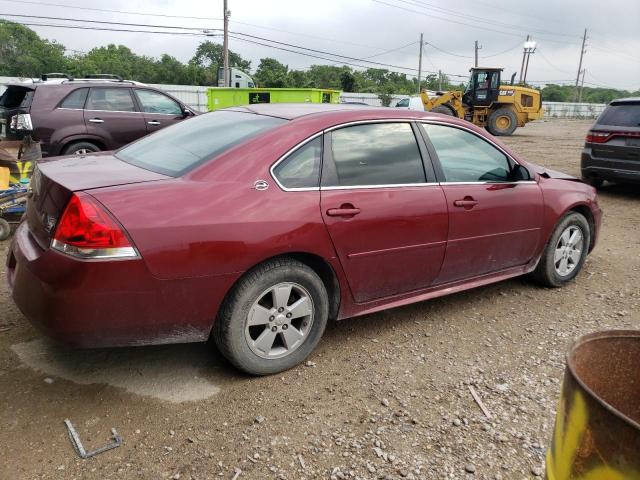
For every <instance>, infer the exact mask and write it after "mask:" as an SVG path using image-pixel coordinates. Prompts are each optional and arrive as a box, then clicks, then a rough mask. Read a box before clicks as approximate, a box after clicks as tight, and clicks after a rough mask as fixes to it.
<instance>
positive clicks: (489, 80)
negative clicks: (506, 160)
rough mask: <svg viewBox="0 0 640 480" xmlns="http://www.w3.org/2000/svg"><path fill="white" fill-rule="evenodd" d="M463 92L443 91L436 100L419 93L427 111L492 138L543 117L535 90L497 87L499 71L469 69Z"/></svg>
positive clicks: (495, 69)
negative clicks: (478, 129) (482, 130)
mask: <svg viewBox="0 0 640 480" xmlns="http://www.w3.org/2000/svg"><path fill="white" fill-rule="evenodd" d="M470 71H471V77H470V79H469V84H468V85H467V88H466V90H465V91H464V92H461V91H450V92H443V93H441V94H439V95H437V96H435V97H429V94H428V93H427V92H426V91H425V90H423V91H422V92H421V94H420V96H421V98H422V104H423V105H424V109H425V110H426V111H430V112H435V113H444V114H446V115H452V116H454V117H458V118H464V119H465V120H468V121H470V122H472V123H474V124H475V125H478V126H479V127H485V128H486V129H487V130H489V132H490V133H491V134H493V135H511V134H512V133H513V132H514V130H515V129H516V128H517V127H524V125H525V124H526V123H527V122H531V121H532V120H538V119H540V118H542V116H543V114H544V110H543V109H542V96H541V95H540V92H539V91H538V90H534V89H533V88H526V87H521V86H519V85H514V84H513V79H514V77H515V74H514V75H513V76H512V77H511V84H510V85H501V84H500V74H501V73H502V68H472V69H471V70H470Z"/></svg>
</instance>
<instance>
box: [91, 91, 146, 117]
mask: <svg viewBox="0 0 640 480" xmlns="http://www.w3.org/2000/svg"><path fill="white" fill-rule="evenodd" d="M85 108H86V109H87V110H102V111H111V112H135V110H136V108H135V106H134V104H133V98H131V92H130V91H129V89H128V88H92V89H91V91H90V92H89V98H88V99H87V106H86V107H85Z"/></svg>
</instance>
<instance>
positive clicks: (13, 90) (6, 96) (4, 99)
mask: <svg viewBox="0 0 640 480" xmlns="http://www.w3.org/2000/svg"><path fill="white" fill-rule="evenodd" d="M32 97H33V90H32V89H30V88H25V87H18V86H13V85H10V86H9V87H7V89H6V90H5V91H4V93H3V94H2V96H1V97H0V107H2V108H5V109H7V110H12V109H14V108H29V106H30V105H31V98H32Z"/></svg>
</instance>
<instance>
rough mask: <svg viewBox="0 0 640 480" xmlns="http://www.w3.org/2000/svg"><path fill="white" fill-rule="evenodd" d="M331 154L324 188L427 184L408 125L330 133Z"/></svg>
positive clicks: (370, 125) (362, 127)
mask: <svg viewBox="0 0 640 480" xmlns="http://www.w3.org/2000/svg"><path fill="white" fill-rule="evenodd" d="M331 154H332V158H333V164H329V165H328V168H327V175H326V177H323V181H322V184H323V186H343V187H351V186H364V185H371V186H373V185H395V184H412V183H424V182H425V174H424V167H423V165H422V158H421V156H420V151H419V150H418V144H417V142H416V138H415V136H414V134H413V130H412V129H411V125H410V124H409V123H372V124H368V125H355V126H353V127H345V128H341V129H339V130H334V131H333V132H331Z"/></svg>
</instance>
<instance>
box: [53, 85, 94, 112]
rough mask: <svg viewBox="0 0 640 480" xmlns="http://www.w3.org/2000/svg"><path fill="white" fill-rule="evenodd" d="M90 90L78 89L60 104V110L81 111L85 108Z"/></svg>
mask: <svg viewBox="0 0 640 480" xmlns="http://www.w3.org/2000/svg"><path fill="white" fill-rule="evenodd" d="M87 93H89V89H88V88H78V89H77V90H74V91H73V92H71V93H70V94H69V95H67V96H66V98H65V99H64V100H63V101H62V103H60V108H73V109H75V110H81V109H82V108H83V107H84V102H85V101H86V99H87Z"/></svg>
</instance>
